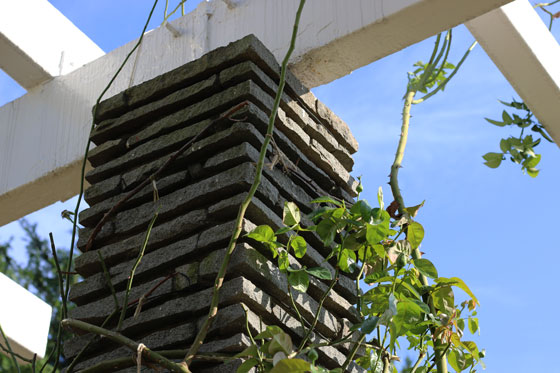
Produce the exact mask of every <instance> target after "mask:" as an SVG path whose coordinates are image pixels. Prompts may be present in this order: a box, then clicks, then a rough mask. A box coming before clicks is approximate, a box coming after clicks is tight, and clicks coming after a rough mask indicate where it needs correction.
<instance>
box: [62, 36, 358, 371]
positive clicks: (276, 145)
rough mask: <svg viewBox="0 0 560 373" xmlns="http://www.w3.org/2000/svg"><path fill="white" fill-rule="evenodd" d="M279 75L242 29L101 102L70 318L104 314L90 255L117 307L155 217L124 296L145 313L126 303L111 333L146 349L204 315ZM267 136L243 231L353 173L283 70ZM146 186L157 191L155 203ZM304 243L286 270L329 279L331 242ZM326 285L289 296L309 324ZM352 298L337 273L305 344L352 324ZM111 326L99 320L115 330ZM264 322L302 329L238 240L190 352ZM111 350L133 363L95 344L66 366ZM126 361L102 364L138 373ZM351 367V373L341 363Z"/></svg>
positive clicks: (349, 185) (240, 344)
mask: <svg viewBox="0 0 560 373" xmlns="http://www.w3.org/2000/svg"><path fill="white" fill-rule="evenodd" d="M279 71H280V67H279V65H278V64H277V62H276V60H275V59H274V57H273V55H272V54H271V53H270V52H269V51H268V50H267V49H266V48H265V47H264V46H263V45H262V44H261V43H260V42H259V41H258V40H257V39H256V38H255V37H253V36H248V37H245V38H244V39H241V40H239V41H237V42H235V43H232V44H230V45H228V46H227V47H223V48H219V49H216V50H214V51H212V52H210V53H208V54H207V55H205V56H203V57H201V58H200V59H198V60H196V61H193V62H191V63H188V64H186V65H184V66H182V67H179V68H177V69H175V70H173V71H170V72H168V73H165V74H163V75H161V76H159V77H157V78H154V79H152V80H150V81H147V82H145V83H142V84H140V85H138V86H135V87H132V88H130V89H127V90H126V91H124V92H122V93H120V94H118V95H116V96H114V97H112V98H110V99H108V100H106V101H104V102H102V103H100V104H99V106H98V108H97V111H96V117H95V122H96V124H97V125H96V128H95V130H94V131H93V133H92V135H91V140H92V141H93V142H94V143H95V144H96V145H97V146H96V147H95V148H94V149H93V150H92V151H91V152H90V155H89V161H90V163H91V164H92V165H93V166H94V169H93V170H92V171H90V172H89V173H88V174H87V176H86V179H87V180H88V182H89V183H90V184H91V186H90V187H89V188H88V189H87V190H86V192H85V199H86V201H87V202H88V203H89V205H90V206H91V207H90V208H88V209H86V210H84V211H83V212H82V213H81V214H80V216H79V221H80V224H81V225H82V226H83V227H84V228H83V229H81V230H80V233H79V241H78V248H79V249H80V250H82V253H81V255H80V256H78V257H77V258H76V262H75V268H76V271H77V272H78V273H79V274H80V275H81V276H83V280H82V281H81V282H79V283H77V284H75V285H74V286H73V287H72V289H71V292H70V299H71V301H72V302H74V303H75V304H76V305H77V307H76V308H74V309H73V310H72V311H71V312H70V317H71V318H75V319H79V320H84V321H87V322H90V323H93V324H96V325H101V324H102V323H103V321H104V320H105V319H106V317H107V316H108V315H109V314H111V313H112V312H113V311H114V309H115V301H114V297H113V296H112V293H111V290H110V286H109V285H108V282H107V276H106V275H105V273H104V272H103V270H102V266H101V264H100V259H99V257H100V256H99V254H102V255H101V257H102V258H103V260H104V262H105V264H106V266H107V268H108V273H109V275H110V278H111V284H112V286H113V288H114V289H115V292H116V296H117V299H118V300H119V302H120V303H122V302H123V297H124V293H125V288H126V284H127V280H128V277H129V274H130V271H131V268H132V266H133V265H134V263H135V261H136V257H137V255H138V252H139V250H140V248H141V247H142V243H143V241H144V239H145V236H146V231H147V229H148V226H149V224H150V221H151V220H152V218H153V217H154V214H155V213H156V212H157V213H158V217H157V219H156V221H155V225H154V227H153V229H152V230H151V234H150V236H149V241H148V243H147V246H146V250H145V254H144V256H143V258H142V261H141V263H140V265H139V266H138V268H137V269H136V273H135V277H134V282H133V286H132V289H131V291H130V296H129V300H131V301H134V300H137V299H139V298H143V299H142V307H141V309H138V307H137V306H136V304H134V305H132V306H131V307H129V310H128V313H127V316H126V318H125V320H124V322H123V324H122V329H121V330H122V333H123V334H124V335H126V336H128V337H130V338H132V339H134V340H136V341H138V342H142V343H144V344H145V345H146V346H148V347H150V348H152V349H154V350H173V349H186V348H188V346H189V345H190V343H192V341H193V339H194V337H195V335H196V333H197V331H198V328H199V326H200V325H201V323H202V322H203V320H204V318H205V316H206V314H207V312H208V307H209V304H210V298H211V292H212V286H213V281H214V278H215V276H216V274H217V272H218V269H219V266H220V264H221V261H222V258H223V255H224V252H225V248H226V246H227V243H228V240H229V238H230V235H231V233H232V231H233V228H234V221H235V218H236V214H237V210H238V207H239V205H240V203H241V201H242V200H243V199H244V198H245V197H246V195H247V193H248V191H249V188H250V185H251V183H252V182H253V178H254V176H255V165H256V162H257V159H258V153H259V149H260V147H261V144H262V142H263V139H264V137H263V136H264V133H265V132H266V126H267V122H268V115H269V113H270V110H271V107H272V105H273V99H274V94H275V91H276V89H277V82H278V80H279ZM241 103H245V104H244V105H242V107H241V109H240V110H238V111H236V112H235V113H234V114H233V115H231V116H227V115H225V113H228V112H229V111H230V110H231V109H232V108H234V107H238V105H239V104H241ZM208 125H210V126H209V127H208V129H207V130H206V131H204V132H202V133H201V131H202V130H203V129H204V128H206V127H207V126H208ZM196 135H200V136H199V137H198V138H196V140H195V141H194V143H193V144H192V146H191V147H190V148H189V149H188V150H187V151H186V152H185V153H184V154H182V155H181V156H179V157H178V158H177V159H176V160H175V161H174V162H172V163H171V164H170V166H169V167H168V168H166V170H165V171H164V172H163V173H162V174H161V175H160V177H159V178H158V179H157V180H156V181H155V183H154V184H150V185H148V186H146V187H145V188H144V189H142V190H141V191H140V192H139V193H138V194H137V195H135V196H134V197H132V198H131V199H130V200H129V201H128V202H127V203H126V204H125V205H124V206H123V207H122V208H121V209H120V210H119V212H118V213H117V214H116V215H115V216H114V217H113V218H112V219H111V220H110V221H109V222H108V223H107V224H105V225H104V226H103V228H102V230H101V231H100V232H99V234H98V235H97V237H96V239H95V241H94V244H93V246H92V247H91V249H90V250H88V251H85V247H86V242H87V240H88V238H89V237H90V235H91V233H92V231H93V228H94V227H95V225H96V224H97V223H98V222H99V221H100V219H101V218H102V217H103V215H104V214H105V213H106V212H107V211H108V210H109V209H110V208H111V207H112V206H113V205H115V204H116V203H117V202H118V201H119V200H121V199H122V198H123V196H125V195H126V194H127V193H128V192H129V191H130V190H132V189H134V188H135V187H136V186H137V185H139V183H141V182H142V181H143V180H144V179H145V178H147V177H149V175H151V174H152V173H153V172H154V171H156V170H157V169H158V168H160V167H161V166H162V164H163V163H165V162H166V160H167V159H169V157H170V156H171V155H172V154H174V153H175V152H176V151H177V150H178V149H179V148H181V146H183V145H184V144H185V143H186V142H188V141H189V140H191V139H193V137H194V136H196ZM273 138H274V141H273V145H271V146H270V147H269V151H268V154H267V160H266V162H267V166H266V167H265V170H264V174H263V178H262V183H261V185H260V187H259V188H258V190H257V193H256V196H255V198H254V199H253V203H252V204H251V206H250V207H249V209H248V211H247V214H246V217H245V219H244V221H243V231H244V233H246V232H248V231H251V230H252V229H253V228H254V227H255V226H257V225H261V224H269V225H271V226H272V227H273V229H278V228H280V227H281V226H282V209H283V206H284V202H286V201H293V202H295V203H297V204H298V206H299V207H300V208H301V210H302V211H303V212H304V213H309V212H311V211H312V208H313V206H312V205H311V204H310V201H311V200H312V199H314V198H317V197H319V196H322V195H325V194H330V195H333V196H335V197H337V198H341V199H344V200H348V201H351V199H352V198H353V196H354V195H355V192H354V190H355V181H354V179H353V178H352V177H351V176H350V174H349V172H350V171H351V170H352V165H353V161H352V157H351V154H352V153H354V152H356V150H357V147H358V145H357V142H356V140H355V139H354V137H353V136H352V134H351V133H350V131H349V129H348V127H347V126H346V124H345V123H343V122H342V121H341V120H340V119H339V118H338V117H337V116H336V115H335V114H333V113H332V112H331V111H330V110H329V109H328V108H327V107H325V106H324V105H323V104H322V103H320V102H319V101H318V100H317V99H316V98H315V97H314V96H313V94H312V93H311V92H309V91H308V90H307V89H305V88H304V87H303V86H302V85H301V84H300V83H299V82H298V81H297V79H296V78H295V77H294V76H293V75H291V74H288V76H287V85H286V88H285V91H284V94H283V97H282V101H281V105H280V110H279V113H278V118H277V120H276V129H275V131H274V136H273ZM154 185H155V188H156V189H157V192H158V194H159V199H158V200H157V201H155V202H154ZM305 238H306V239H307V241H308V244H309V247H308V250H307V254H306V255H305V257H304V258H301V259H296V258H294V257H290V262H291V263H292V266H293V267H299V266H307V267H316V266H321V265H323V266H327V267H328V268H329V270H330V271H331V273H333V274H334V268H333V265H332V263H328V262H327V263H323V261H324V258H325V257H326V255H328V249H326V248H324V247H323V246H322V245H321V243H320V240H319V238H318V237H317V236H315V235H313V234H311V233H310V234H307V235H306V236H305ZM328 283H329V282H328V281H321V280H318V279H315V278H312V279H311V284H310V287H309V290H308V292H307V293H306V294H301V293H298V292H296V294H295V298H296V303H297V305H298V307H299V308H300V310H301V313H302V316H303V317H304V318H306V319H307V320H310V321H311V320H313V318H314V316H315V313H316V310H317V309H318V302H319V299H320V297H321V295H322V293H323V291H324V290H325V289H327V286H328ZM154 289H155V290H154ZM146 295H147V296H146ZM355 298H356V297H355V288H354V286H353V283H352V281H351V280H350V279H349V278H347V277H345V276H341V279H340V281H339V283H338V284H337V285H336V286H335V287H334V289H333V291H332V293H331V295H330V296H329V297H328V298H327V300H326V301H325V303H324V308H323V309H322V310H321V312H320V316H319V319H318V320H319V321H318V324H317V333H316V334H314V335H313V338H314V340H316V341H321V340H329V339H335V338H337V337H340V336H342V335H343V333H346V332H347V331H348V328H349V327H350V326H351V325H352V324H353V323H355V322H357V321H358V320H359V319H358V317H357V313H356V310H355V308H354V307H353V306H352V304H353V303H354V302H355V300H356V299H355ZM246 310H247V312H246ZM135 312H136V315H134V313H135ZM116 321H117V318H114V320H113V321H111V322H110V323H109V324H108V325H107V326H106V327H108V328H113V329H114V328H115V327H116ZM267 325H278V326H281V327H282V328H283V329H284V330H285V331H286V332H288V333H289V334H290V335H291V337H292V339H293V340H294V342H295V343H297V342H298V341H299V340H301V338H302V335H303V330H302V328H301V327H300V323H299V321H298V318H297V315H296V314H295V313H294V312H293V311H292V305H291V302H290V299H289V296H288V288H287V281H286V278H285V276H284V275H283V274H282V273H280V271H279V269H278V267H277V264H276V260H275V259H273V258H272V256H271V253H270V251H268V250H267V249H266V248H265V247H262V246H260V245H258V244H257V243H256V242H255V241H252V240H250V239H248V238H245V237H243V238H241V239H240V240H239V243H238V245H237V247H236V250H235V252H234V255H233V258H232V260H231V263H230V265H229V267H228V275H227V277H226V281H225V283H224V286H223V289H222V291H221V293H220V310H219V313H218V317H217V319H216V320H215V322H214V324H213V326H212V329H211V330H210V332H209V334H208V337H207V339H206V343H205V344H204V346H203V347H202V348H201V352H215V353H225V354H232V355H233V354H234V353H236V352H240V351H242V350H243V349H244V348H245V347H247V346H248V345H249V344H250V340H249V337H248V331H247V330H248V329H249V330H251V332H252V333H254V335H255V334H256V333H258V332H260V331H261V330H263V328H265V327H266V326H267ZM90 339H92V336H91V335H89V334H86V335H79V336H75V337H73V338H72V339H70V340H69V341H67V342H66V343H65V346H64V352H65V356H66V358H67V359H73V358H74V357H75V356H76V355H77V354H78V353H79V351H80V350H81V349H82V348H83V347H84V346H85V345H86V343H87V342H88V341H90ZM349 348H350V346H348V345H340V346H338V347H336V348H334V347H325V348H322V349H321V350H320V363H321V364H323V365H324V366H325V367H328V368H335V367H338V366H340V365H341V364H342V363H343V361H344V359H345V357H346V356H347V354H348V352H349ZM119 357H125V358H127V357H128V358H129V359H128V366H129V367H130V362H131V361H132V360H133V354H132V353H131V352H130V351H129V350H127V349H126V348H124V347H120V346H118V345H116V344H114V343H112V342H110V341H107V340H102V341H97V342H95V343H92V344H91V345H90V347H89V348H88V349H87V351H86V353H85V354H84V357H83V358H82V359H81V362H80V363H79V364H78V365H77V370H80V369H84V368H87V367H91V366H94V365H96V364H99V363H101V362H102V361H107V360H112V359H115V358H119ZM240 363H241V360H235V361H231V362H228V363H225V364H224V363H219V362H216V361H212V360H206V361H198V360H197V361H196V362H195V363H193V365H192V368H193V371H195V372H234V371H235V370H236V367H237V366H238V365H239V364H240ZM125 365H126V364H125ZM125 365H117V366H106V367H105V368H104V369H105V371H108V372H109V371H121V370H122V371H126V370H127V369H129V370H130V371H135V369H136V368H123V367H125ZM146 369H147V368H146ZM350 371H359V368H358V367H356V366H352V367H351V370H350Z"/></svg>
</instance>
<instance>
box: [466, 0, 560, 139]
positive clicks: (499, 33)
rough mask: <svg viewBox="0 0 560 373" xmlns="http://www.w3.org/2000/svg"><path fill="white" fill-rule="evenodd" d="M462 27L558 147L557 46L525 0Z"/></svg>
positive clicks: (559, 86)
mask: <svg viewBox="0 0 560 373" xmlns="http://www.w3.org/2000/svg"><path fill="white" fill-rule="evenodd" d="M466 26H467V27H468V28H469V30H470V32H471V33H472V34H473V35H474V37H475V38H476V39H477V40H478V41H479V43H480V44H481V45H482V47H483V48H484V50H485V51H486V53H487V54H488V56H490V58H491V59H492V61H494V63H495V64H496V66H498V68H499V69H500V71H501V72H502V74H504V76H505V77H506V79H507V80H508V81H509V82H510V84H511V85H512V86H513V88H514V89H515V90H516V91H517V93H518V94H519V96H521V98H522V99H523V101H525V103H526V104H527V105H528V106H529V108H530V109H531V110H532V111H533V113H534V114H535V116H536V117H537V118H538V119H539V121H540V122H541V123H542V124H543V125H544V126H545V127H546V129H547V131H548V132H549V133H550V135H551V136H552V138H553V139H554V141H556V144H560V104H559V103H560V45H558V42H557V41H556V39H555V38H554V36H553V35H552V34H551V33H550V32H549V31H548V29H547V27H546V26H545V24H544V23H543V22H542V20H541V19H540V17H539V16H538V14H537V12H536V11H535V10H534V9H533V7H532V6H531V4H530V3H529V1H527V0H517V1H515V2H513V3H511V4H508V5H505V6H503V7H501V8H499V9H496V10H493V11H492V12H489V13H487V14H485V15H483V16H481V17H478V18H475V19H474V20H472V21H469V22H467V23H466Z"/></svg>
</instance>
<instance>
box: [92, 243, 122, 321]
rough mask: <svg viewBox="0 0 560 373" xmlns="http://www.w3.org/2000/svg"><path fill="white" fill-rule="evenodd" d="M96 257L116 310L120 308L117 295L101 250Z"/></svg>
mask: <svg viewBox="0 0 560 373" xmlns="http://www.w3.org/2000/svg"><path fill="white" fill-rule="evenodd" d="M97 256H98V257H99V263H101V268H102V269H103V275H104V276H105V282H106V283H107V286H108V287H109V289H110V290H111V295H112V296H113V301H114V302H115V309H116V310H118V309H119V308H120V306H119V300H118V299H117V293H116V292H115V288H114V286H113V282H112V281H111V275H110V274H109V271H108V270H107V266H106V265H105V260H104V259H103V255H102V254H101V250H97Z"/></svg>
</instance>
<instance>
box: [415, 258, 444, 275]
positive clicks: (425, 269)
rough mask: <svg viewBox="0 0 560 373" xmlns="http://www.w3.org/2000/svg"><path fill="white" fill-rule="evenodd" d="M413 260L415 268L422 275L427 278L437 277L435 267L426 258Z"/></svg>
mask: <svg viewBox="0 0 560 373" xmlns="http://www.w3.org/2000/svg"><path fill="white" fill-rule="evenodd" d="M413 262H414V266H415V267H416V269H418V271H419V272H420V273H421V274H423V275H424V276H426V277H429V278H437V277H438V273H437V269H436V267H435V266H434V264H433V263H432V262H430V261H429V260H428V259H415V260H414V261H413Z"/></svg>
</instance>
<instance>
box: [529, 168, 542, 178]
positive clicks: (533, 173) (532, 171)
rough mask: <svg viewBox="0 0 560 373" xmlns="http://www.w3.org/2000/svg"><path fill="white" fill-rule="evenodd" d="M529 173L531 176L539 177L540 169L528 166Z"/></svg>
mask: <svg viewBox="0 0 560 373" xmlns="http://www.w3.org/2000/svg"><path fill="white" fill-rule="evenodd" d="M527 175H529V176H531V177H537V176H539V170H537V169H536V168H528V169H527Z"/></svg>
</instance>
